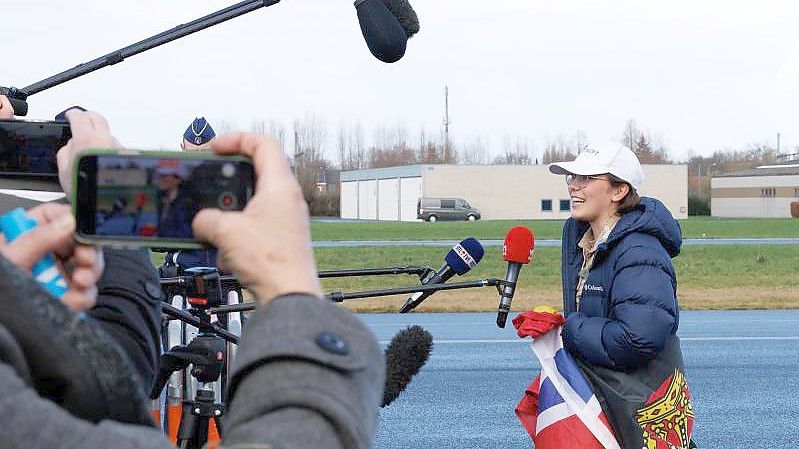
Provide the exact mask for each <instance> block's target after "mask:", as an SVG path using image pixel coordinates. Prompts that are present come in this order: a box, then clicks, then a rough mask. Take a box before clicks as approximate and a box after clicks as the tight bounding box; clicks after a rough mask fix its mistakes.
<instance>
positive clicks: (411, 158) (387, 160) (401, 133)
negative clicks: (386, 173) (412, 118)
mask: <svg viewBox="0 0 799 449" xmlns="http://www.w3.org/2000/svg"><path fill="white" fill-rule="evenodd" d="M416 156H417V154H416V151H414V149H413V148H411V146H410V145H409V144H408V132H407V130H406V128H405V126H404V125H402V124H397V125H396V126H394V127H392V128H386V127H383V126H378V127H377V128H376V129H375V132H374V138H373V142H372V147H371V148H370V149H369V167H391V166H395V165H410V164H415V163H417V162H418V159H417V157H416Z"/></svg>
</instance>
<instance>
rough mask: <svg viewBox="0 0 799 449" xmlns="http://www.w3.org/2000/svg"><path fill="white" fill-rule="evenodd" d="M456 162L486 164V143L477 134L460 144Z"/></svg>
mask: <svg viewBox="0 0 799 449" xmlns="http://www.w3.org/2000/svg"><path fill="white" fill-rule="evenodd" d="M458 161H459V162H460V163H463V164H487V163H488V162H489V157H488V143H487V142H486V141H485V140H484V139H483V137H482V136H481V135H479V134H476V135H474V136H472V138H471V139H469V140H467V141H466V142H464V143H463V144H461V147H460V150H459V151H458Z"/></svg>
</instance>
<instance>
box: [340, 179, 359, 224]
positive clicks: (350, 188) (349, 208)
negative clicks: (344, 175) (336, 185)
mask: <svg viewBox="0 0 799 449" xmlns="http://www.w3.org/2000/svg"><path fill="white" fill-rule="evenodd" d="M339 205H340V206H341V218H358V181H345V182H342V183H341V199H340V200H339Z"/></svg>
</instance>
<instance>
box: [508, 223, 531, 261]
mask: <svg viewBox="0 0 799 449" xmlns="http://www.w3.org/2000/svg"><path fill="white" fill-rule="evenodd" d="M534 248H535V236H533V231H531V230H529V229H527V228H526V227H524V226H514V227H512V228H510V231H508V234H507V235H506V236H505V244H504V245H503V246H502V258H503V259H505V261H507V262H518V263H529V262H530V259H531V258H532V257H533V249H534Z"/></svg>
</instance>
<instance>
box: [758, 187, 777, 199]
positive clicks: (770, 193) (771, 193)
mask: <svg viewBox="0 0 799 449" xmlns="http://www.w3.org/2000/svg"><path fill="white" fill-rule="evenodd" d="M760 196H762V197H764V198H774V197H775V196H777V189H775V188H773V187H769V188H766V189H760Z"/></svg>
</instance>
